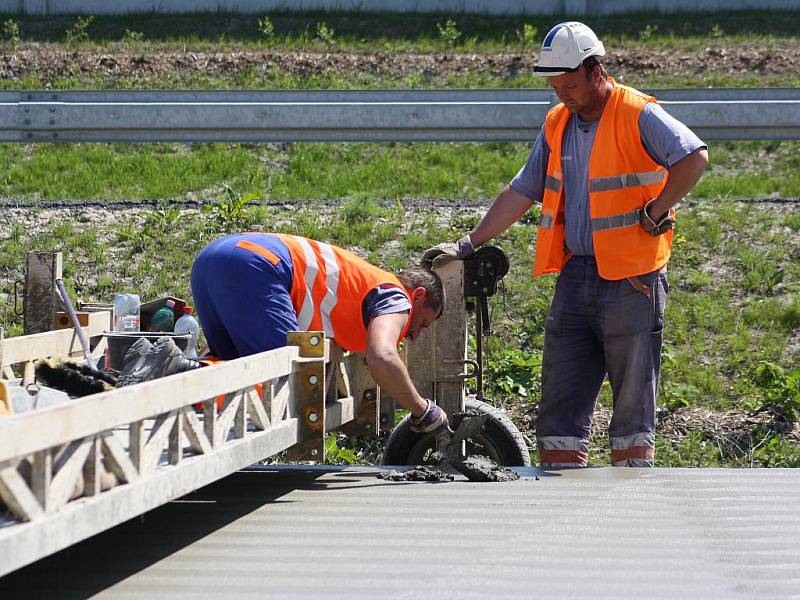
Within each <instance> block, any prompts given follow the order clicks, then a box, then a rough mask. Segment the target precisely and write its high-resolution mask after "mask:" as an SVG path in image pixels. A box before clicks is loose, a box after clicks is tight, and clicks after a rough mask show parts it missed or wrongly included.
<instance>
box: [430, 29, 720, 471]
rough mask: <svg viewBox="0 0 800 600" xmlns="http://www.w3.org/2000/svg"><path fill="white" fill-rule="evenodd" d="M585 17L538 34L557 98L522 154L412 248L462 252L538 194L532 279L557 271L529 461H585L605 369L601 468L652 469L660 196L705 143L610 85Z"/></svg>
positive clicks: (690, 168)
mask: <svg viewBox="0 0 800 600" xmlns="http://www.w3.org/2000/svg"><path fill="white" fill-rule="evenodd" d="M604 55H605V49H604V48H603V44H602V42H601V41H600V40H599V39H598V38H597V36H596V35H595V34H594V32H593V31H592V30H591V29H589V27H587V26H586V25H584V24H582V23H577V22H567V23H561V24H559V25H556V26H555V27H553V28H552V29H551V30H550V31H549V32H548V33H547V35H546V36H545V38H544V42H543V44H542V48H541V54H540V56H539V61H538V63H537V64H536V66H535V68H534V74H536V75H540V76H543V77H547V80H548V83H549V84H550V86H551V87H552V88H553V91H554V92H555V94H556V95H557V96H558V98H559V100H560V101H561V102H560V103H559V104H558V105H556V106H554V107H553V108H551V109H550V111H549V112H548V114H547V117H546V118H545V122H544V125H543V126H542V129H541V131H540V132H539V135H538V137H537V138H536V141H535V143H534V145H533V149H532V151H531V153H530V156H529V158H528V161H527V162H526V164H525V165H524V166H523V167H522V168H521V169H520V171H519V172H518V173H517V175H516V176H515V177H514V178H513V180H512V181H511V183H510V184H509V185H508V186H506V187H505V188H504V189H503V190H502V191H501V192H500V194H499V195H498V196H497V198H496V199H495V201H494V203H493V204H492V206H491V207H490V208H489V210H488V212H487V213H486V215H484V217H483V219H482V220H481V222H480V223H479V224H478V225H477V226H476V227H475V229H473V230H472V231H471V232H470V233H469V234H468V235H466V236H464V237H463V238H461V239H460V240H458V242H456V243H445V244H440V245H439V246H437V247H435V248H431V249H429V250H427V251H426V257H427V259H429V260H431V259H432V258H434V257H435V256H437V255H442V254H444V255H447V256H451V257H453V258H466V257H468V256H470V255H471V254H472V253H473V252H474V251H475V248H476V247H477V246H480V245H481V244H483V243H485V242H487V241H488V240H490V239H492V238H494V237H495V236H497V235H499V234H501V233H502V232H504V231H505V230H506V229H508V228H509V227H510V226H511V225H512V224H513V223H515V222H516V221H517V220H519V219H520V218H521V217H522V216H523V215H524V214H525V213H526V211H527V210H528V209H529V208H530V206H531V205H532V203H533V202H541V204H542V207H541V218H540V220H539V228H538V235H537V239H536V256H535V260H534V267H533V273H534V275H535V276H539V275H544V274H547V273H560V275H559V276H558V280H557V282H556V289H555V295H554V297H553V300H552V303H551V305H550V311H549V313H548V316H547V320H546V322H545V340H544V351H543V364H542V398H541V401H540V403H539V407H538V411H537V418H536V439H537V446H538V450H539V459H540V462H541V464H542V466H543V467H550V468H552V467H584V466H586V465H587V464H588V449H589V431H590V428H591V422H592V414H593V412H594V406H595V402H596V400H597V394H598V392H599V390H600V386H601V384H602V383H603V379H604V377H605V376H606V375H607V376H608V379H609V382H610V383H611V389H612V392H613V398H614V411H613V417H612V420H611V425H610V427H609V438H610V445H611V461H612V464H613V465H615V466H652V465H653V460H654V456H655V408H656V391H657V389H658V377H659V365H660V357H661V344H662V327H663V317H664V306H665V302H666V294H667V289H668V285H667V274H666V267H667V261H668V260H669V257H670V251H671V247H672V227H673V224H674V222H675V214H674V211H673V207H674V206H675V204H676V203H677V202H678V201H680V200H681V198H683V197H684V196H685V195H686V194H687V193H689V191H690V190H691V189H692V188H693V187H694V186H695V184H696V183H697V181H698V180H699V178H700V175H701V174H702V172H703V169H704V168H705V166H706V164H707V162H708V153H707V151H706V146H705V144H704V143H703V142H702V141H700V139H698V138H697V136H696V135H695V134H694V133H692V132H691V131H690V130H689V129H688V128H687V127H686V126H685V125H683V124H682V123H680V122H679V121H677V120H676V119H674V118H673V117H671V116H670V115H669V114H667V113H666V112H665V111H664V109H663V108H661V107H660V106H659V105H658V104H657V103H656V100H655V98H653V97H651V96H648V95H646V94H643V93H642V92H639V91H637V90H635V89H633V88H630V87H626V86H624V85H620V84H619V83H617V82H615V81H614V79H612V78H611V77H609V76H608V74H607V72H606V69H605V68H604V67H603V65H602V63H601V61H600V59H601V57H602V56H604Z"/></svg>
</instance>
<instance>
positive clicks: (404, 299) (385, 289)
mask: <svg viewBox="0 0 800 600" xmlns="http://www.w3.org/2000/svg"><path fill="white" fill-rule="evenodd" d="M409 310H411V303H410V302H409V301H408V296H406V295H405V293H404V292H403V290H401V289H400V288H398V287H397V286H394V285H382V286H378V287H376V288H375V289H374V290H372V291H371V292H370V293H369V294H367V297H366V298H364V302H363V303H362V305H361V318H362V319H363V320H364V327H369V322H370V321H371V320H372V319H374V318H375V317H380V316H381V315H389V314H392V313H399V312H406V311H409Z"/></svg>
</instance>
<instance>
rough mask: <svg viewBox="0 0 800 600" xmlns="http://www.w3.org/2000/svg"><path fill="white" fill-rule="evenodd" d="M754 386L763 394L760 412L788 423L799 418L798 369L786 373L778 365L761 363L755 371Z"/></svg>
mask: <svg viewBox="0 0 800 600" xmlns="http://www.w3.org/2000/svg"><path fill="white" fill-rule="evenodd" d="M754 380H755V383H756V385H758V386H759V387H760V388H762V389H763V390H764V392H765V399H764V401H763V402H762V404H761V410H768V411H770V412H772V413H773V414H775V415H777V416H778V417H780V418H782V419H785V420H786V421H788V422H790V423H794V422H795V421H797V418H798V417H799V416H800V369H795V370H794V371H790V372H786V371H785V370H784V369H783V368H782V367H781V366H780V365H776V364H775V363H771V362H769V361H765V360H764V361H761V362H759V363H758V365H757V366H756V369H755V377H754Z"/></svg>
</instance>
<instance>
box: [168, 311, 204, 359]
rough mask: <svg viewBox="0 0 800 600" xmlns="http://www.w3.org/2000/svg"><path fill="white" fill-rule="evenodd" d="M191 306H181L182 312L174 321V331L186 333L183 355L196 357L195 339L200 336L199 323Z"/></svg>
mask: <svg viewBox="0 0 800 600" xmlns="http://www.w3.org/2000/svg"><path fill="white" fill-rule="evenodd" d="M192 312H193V310H192V307H191V306H184V307H183V314H182V315H181V316H180V318H179V319H178V320H177V321H175V328H174V329H173V331H174V332H175V333H188V334H189V343H188V344H186V350H184V352H183V353H184V355H186V358H197V340H198V338H199V337H200V323H198V322H197V319H195V317H194V315H193V314H192Z"/></svg>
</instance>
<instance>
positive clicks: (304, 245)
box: [292, 235, 332, 336]
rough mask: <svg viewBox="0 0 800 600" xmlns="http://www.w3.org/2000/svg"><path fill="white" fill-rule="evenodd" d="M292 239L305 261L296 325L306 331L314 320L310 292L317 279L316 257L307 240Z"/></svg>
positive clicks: (296, 237)
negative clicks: (302, 287) (300, 301)
mask: <svg viewBox="0 0 800 600" xmlns="http://www.w3.org/2000/svg"><path fill="white" fill-rule="evenodd" d="M292 239H294V240H295V241H296V242H297V244H298V245H299V246H300V248H301V249H302V250H303V255H304V256H305V259H306V262H305V270H304V271H303V273H302V275H303V281H305V283H306V287H305V290H304V294H303V304H302V306H301V308H300V312H298V313H297V324H298V325H299V326H300V331H308V328H309V327H311V321H312V320H313V319H314V298H313V297H312V296H311V290H313V289H314V281H315V280H316V279H317V273H319V266H318V265H317V257H316V255H315V254H314V250H313V249H312V248H311V244H309V243H308V240H306V239H305V238H302V237H299V236H296V235H293V236H292ZM331 333H332V332H328V331H326V332H325V335H328V336H330V335H331Z"/></svg>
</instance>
